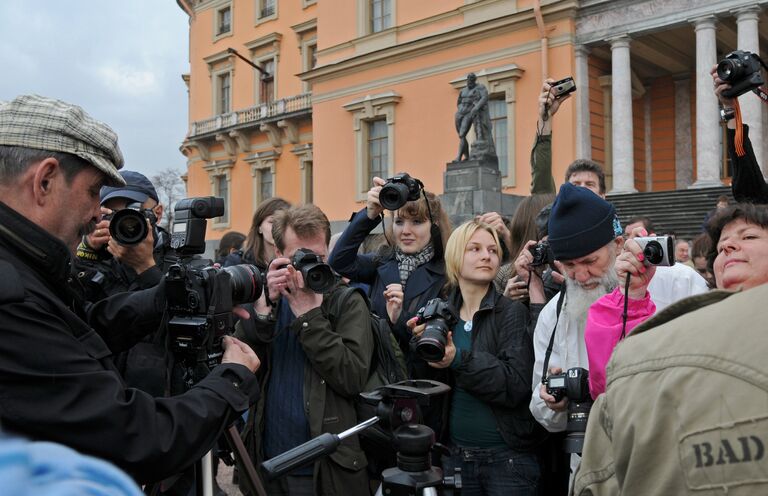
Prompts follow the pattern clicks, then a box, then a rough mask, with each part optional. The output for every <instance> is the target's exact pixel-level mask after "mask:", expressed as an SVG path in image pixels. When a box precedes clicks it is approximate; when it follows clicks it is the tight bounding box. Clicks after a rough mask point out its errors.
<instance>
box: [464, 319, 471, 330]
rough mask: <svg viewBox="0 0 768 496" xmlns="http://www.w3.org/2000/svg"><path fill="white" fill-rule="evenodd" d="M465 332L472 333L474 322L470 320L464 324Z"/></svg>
mask: <svg viewBox="0 0 768 496" xmlns="http://www.w3.org/2000/svg"><path fill="white" fill-rule="evenodd" d="M464 330H465V331H466V332H471V331H472V321H471V320H468V321H466V322H464Z"/></svg>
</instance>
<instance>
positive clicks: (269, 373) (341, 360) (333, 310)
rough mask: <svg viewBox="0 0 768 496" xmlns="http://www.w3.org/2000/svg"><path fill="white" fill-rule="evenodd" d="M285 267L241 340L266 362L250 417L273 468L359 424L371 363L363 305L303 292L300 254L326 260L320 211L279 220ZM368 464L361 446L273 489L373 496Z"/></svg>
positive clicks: (326, 235)
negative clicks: (288, 455)
mask: <svg viewBox="0 0 768 496" xmlns="http://www.w3.org/2000/svg"><path fill="white" fill-rule="evenodd" d="M272 236H273V238H274V240H275V246H276V254H277V258H276V259H275V260H273V261H272V263H271V264H270V266H269V272H268V273H267V287H266V293H267V294H266V297H268V298H270V299H271V301H272V303H273V305H272V308H271V309H270V307H269V306H267V304H266V299H265V295H263V296H262V297H261V298H260V299H259V301H257V302H256V303H255V304H254V308H253V312H252V313H251V318H250V319H247V320H243V321H241V322H240V323H239V324H238V330H237V333H236V335H237V336H239V337H240V338H241V339H243V340H244V341H245V342H247V343H249V344H251V345H252V346H253V348H254V349H255V350H257V353H258V354H259V355H260V358H261V359H262V361H263V364H264V367H263V368H262V369H261V370H262V371H264V375H263V377H262V387H263V394H262V396H261V398H260V400H259V402H258V403H257V405H256V408H255V410H252V411H251V418H250V419H249V427H250V429H249V431H250V434H249V435H248V437H247V441H248V444H249V445H250V447H251V450H252V454H253V455H255V458H256V459H257V460H259V461H261V460H263V459H268V458H272V457H274V456H276V455H279V454H281V453H283V452H285V451H288V450H289V449H292V448H294V447H296V446H298V445H299V444H302V443H304V442H306V441H309V440H310V439H312V438H314V437H317V436H319V435H320V434H323V433H325V432H330V433H334V434H338V433H340V432H342V431H344V430H346V429H348V428H350V427H352V426H353V425H355V424H356V423H357V416H356V413H355V406H354V401H355V398H356V397H357V395H358V394H359V393H360V392H362V391H363V388H364V386H365V383H366V380H367V378H368V369H369V367H370V362H371V357H372V354H373V336H372V335H371V324H370V312H369V309H368V306H367V303H366V302H365V300H364V298H363V296H362V295H360V294H358V293H357V292H348V291H346V290H345V287H344V286H343V285H341V284H336V285H335V286H334V287H333V288H332V289H330V290H329V291H328V292H326V293H325V294H321V293H315V292H314V291H312V290H310V289H309V288H308V287H307V285H306V284H305V281H304V278H303V276H302V273H301V272H300V271H299V270H297V268H295V267H293V265H291V261H292V258H293V256H294V254H295V253H296V252H297V251H298V250H299V249H303V250H305V251H306V250H311V251H312V252H314V253H316V254H318V255H320V256H321V257H322V258H323V259H325V258H326V257H327V256H328V242H329V240H330V237H331V232H330V223H329V222H328V218H327V217H326V216H325V214H324V213H323V212H322V211H321V210H320V209H319V208H317V207H316V206H314V205H301V206H297V207H292V208H290V209H288V210H283V211H280V212H278V213H277V214H275V219H274V223H273V226H272ZM366 466H367V460H366V457H365V454H364V453H363V451H362V450H361V448H360V444H359V442H358V439H357V437H356V436H352V437H350V438H347V439H345V440H344V441H343V442H342V443H341V445H340V446H339V448H338V449H337V450H336V451H335V452H334V453H332V454H331V455H329V456H328V457H324V458H321V459H319V460H318V461H316V462H315V463H314V465H313V466H309V467H303V468H299V469H297V470H295V471H293V472H292V473H290V474H288V475H287V476H285V477H282V478H280V479H278V480H276V481H273V482H272V483H271V484H270V487H268V490H269V493H270V495H288V496H298V495H302V496H303V495H313V494H317V495H341V494H355V495H358V494H360V495H365V494H368V493H369V482H368V477H367V471H366V470H365V467H366Z"/></svg>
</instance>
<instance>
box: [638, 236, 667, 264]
mask: <svg viewBox="0 0 768 496" xmlns="http://www.w3.org/2000/svg"><path fill="white" fill-rule="evenodd" d="M643 255H644V256H645V259H646V260H647V261H648V263H649V264H653V265H659V264H660V263H661V262H662V261H664V248H663V247H662V246H661V243H659V242H658V241H649V242H648V244H647V245H645V248H644V249H643Z"/></svg>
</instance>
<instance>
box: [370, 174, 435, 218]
mask: <svg viewBox="0 0 768 496" xmlns="http://www.w3.org/2000/svg"><path fill="white" fill-rule="evenodd" d="M423 189H424V184H423V183H422V182H421V181H419V180H418V179H416V178H413V177H411V176H409V175H408V174H407V173H404V172H403V173H401V174H397V175H396V176H393V177H390V178H389V179H387V183H386V184H385V185H384V186H382V188H381V191H379V203H380V204H381V206H382V207H384V208H385V209H387V210H399V209H400V208H402V207H403V205H405V204H406V203H408V202H409V201H416V200H418V199H419V195H420V194H421V191H422V190H423Z"/></svg>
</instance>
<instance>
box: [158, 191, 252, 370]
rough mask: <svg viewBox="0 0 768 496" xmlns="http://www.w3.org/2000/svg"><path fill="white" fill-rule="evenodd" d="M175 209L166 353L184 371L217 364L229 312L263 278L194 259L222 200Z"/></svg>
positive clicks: (244, 267)
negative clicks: (168, 349) (170, 353)
mask: <svg viewBox="0 0 768 496" xmlns="http://www.w3.org/2000/svg"><path fill="white" fill-rule="evenodd" d="M174 211H175V216H174V221H173V226H172V229H171V248H172V249H173V250H174V251H175V252H176V254H177V259H176V262H175V263H174V264H172V265H171V266H170V267H169V268H168V272H167V274H166V276H165V291H166V299H167V308H168V314H169V320H168V334H169V337H170V342H171V350H172V351H173V352H174V353H175V354H177V356H179V358H181V361H182V362H183V363H185V364H186V366H187V367H188V368H194V367H195V366H197V365H199V364H202V365H205V366H206V367H208V368H209V369H210V368H212V367H215V366H216V365H217V364H219V363H220V362H221V357H222V355H223V348H222V339H223V338H224V336H225V335H227V334H231V332H232V326H233V317H232V308H233V307H234V306H235V305H238V304H241V303H249V302H253V301H255V300H256V299H258V298H259V296H261V291H262V287H263V284H262V279H263V275H262V274H261V273H260V271H259V269H258V268H257V267H256V266H254V265H249V264H240V265H234V266H232V267H226V268H218V267H215V266H214V265H213V262H212V261H211V260H207V259H203V258H198V257H195V255H199V254H201V253H203V252H204V251H205V229H206V224H207V219H211V218H214V217H220V216H221V215H223V214H224V201H223V200H222V199H221V198H216V197H212V196H210V197H202V198H186V199H183V200H181V201H179V202H178V203H177V204H176V207H175V209H174ZM191 380H192V378H187V379H186V381H187V382H188V383H189V382H190V381H191Z"/></svg>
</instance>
